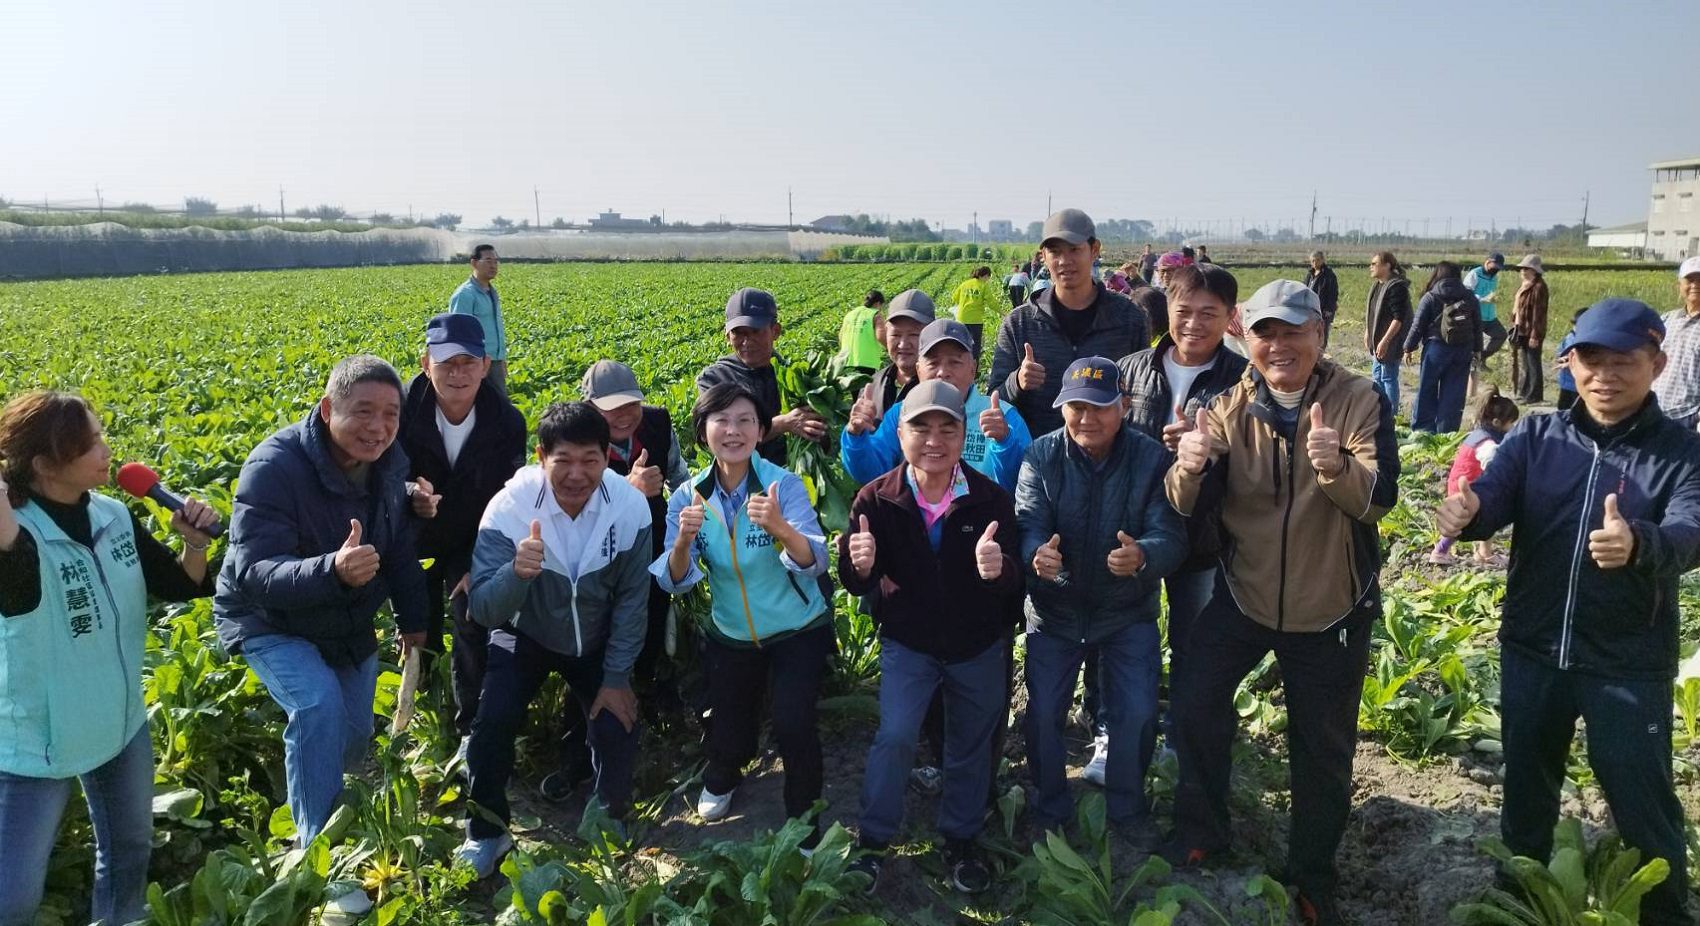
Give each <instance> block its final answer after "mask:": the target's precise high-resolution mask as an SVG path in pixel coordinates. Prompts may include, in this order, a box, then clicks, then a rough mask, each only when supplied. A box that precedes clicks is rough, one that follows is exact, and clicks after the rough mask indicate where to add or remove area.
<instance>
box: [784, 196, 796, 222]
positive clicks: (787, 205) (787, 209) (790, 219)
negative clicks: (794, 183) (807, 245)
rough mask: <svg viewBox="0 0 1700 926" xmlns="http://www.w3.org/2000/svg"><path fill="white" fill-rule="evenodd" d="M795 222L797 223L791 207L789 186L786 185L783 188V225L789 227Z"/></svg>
mask: <svg viewBox="0 0 1700 926" xmlns="http://www.w3.org/2000/svg"><path fill="white" fill-rule="evenodd" d="M796 224H797V215H796V212H795V211H793V209H792V208H791V188H790V187H786V188H785V227H786V228H790V227H791V226H793V225H796Z"/></svg>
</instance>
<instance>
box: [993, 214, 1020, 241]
mask: <svg viewBox="0 0 1700 926" xmlns="http://www.w3.org/2000/svg"><path fill="white" fill-rule="evenodd" d="M986 235H987V237H989V238H991V239H992V240H993V241H1014V240H1015V223H1014V222H1011V221H1010V220H1008V219H992V220H991V221H989V222H987V223H986Z"/></svg>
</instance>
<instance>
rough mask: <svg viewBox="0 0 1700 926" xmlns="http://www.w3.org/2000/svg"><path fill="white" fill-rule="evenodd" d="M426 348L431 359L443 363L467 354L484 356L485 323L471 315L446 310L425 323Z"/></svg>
mask: <svg viewBox="0 0 1700 926" xmlns="http://www.w3.org/2000/svg"><path fill="white" fill-rule="evenodd" d="M425 350H426V351H427V352H428V353H430V355H431V360H432V361H434V362H436V363H442V362H443V361H445V360H448V359H450V358H452V357H458V356H460V355H461V354H466V355H467V356H470V357H478V358H480V359H482V358H483V357H484V325H483V324H482V323H481V322H479V321H478V319H477V318H474V317H473V316H471V315H461V314H458V313H455V312H444V313H443V314H441V315H433V316H431V320H430V321H428V322H426V323H425Z"/></svg>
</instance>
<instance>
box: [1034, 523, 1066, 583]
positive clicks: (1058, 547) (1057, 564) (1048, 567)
mask: <svg viewBox="0 0 1700 926" xmlns="http://www.w3.org/2000/svg"><path fill="white" fill-rule="evenodd" d="M1062 567H1063V558H1062V535H1061V534H1052V535H1051V539H1049V540H1047V541H1045V542H1044V543H1042V544H1039V549H1037V550H1034V551H1033V573H1034V574H1035V575H1037V576H1038V577H1039V578H1041V579H1044V580H1045V581H1047V582H1055V581H1056V580H1057V576H1059V575H1062Z"/></svg>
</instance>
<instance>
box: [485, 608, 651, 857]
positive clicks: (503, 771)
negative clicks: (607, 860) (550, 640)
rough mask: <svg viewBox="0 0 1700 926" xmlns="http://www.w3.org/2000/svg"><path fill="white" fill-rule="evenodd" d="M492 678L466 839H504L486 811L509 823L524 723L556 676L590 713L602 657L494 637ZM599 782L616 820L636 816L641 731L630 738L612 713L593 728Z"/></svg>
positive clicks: (512, 636)
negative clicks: (539, 693)
mask: <svg viewBox="0 0 1700 926" xmlns="http://www.w3.org/2000/svg"><path fill="white" fill-rule="evenodd" d="M489 653H490V661H489V671H488V672H487V673H485V675H484V692H483V697H482V698H481V699H480V701H479V705H478V719H477V720H476V721H474V722H473V725H472V743H471V745H469V746H468V747H467V754H466V764H467V768H468V770H469V772H470V777H471V779H472V785H471V797H472V802H473V804H474V805H476V806H475V807H474V809H473V810H472V813H471V815H470V818H469V819H468V821H467V831H468V833H469V834H470V835H471V836H472V838H474V839H487V838H489V837H491V836H496V835H499V834H500V833H501V832H502V827H500V826H498V825H497V824H495V823H493V822H491V821H489V820H487V819H485V818H484V816H483V814H482V813H480V809H481V810H483V811H487V812H489V813H491V814H494V815H495V816H496V817H497V818H499V819H500V820H501V821H502V822H503V823H504V824H505V823H506V822H507V821H508V793H507V792H508V779H509V778H511V777H513V772H514V737H515V736H517V735H518V734H519V729H520V727H521V726H523V725H524V723H525V715H526V711H527V709H529V708H530V706H531V699H532V698H534V697H536V696H537V689H539V688H541V687H543V682H544V680H546V679H547V678H548V677H549V673H550V672H559V673H561V677H562V678H564V679H565V680H566V682H567V687H568V689H570V690H571V692H572V697H573V699H574V700H576V701H578V703H579V705H580V707H581V709H583V710H586V711H588V710H589V709H590V705H591V703H592V702H593V701H595V700H596V692H597V691H598V690H599V689H600V688H601V687H602V656H603V653H602V651H601V650H597V651H595V652H593V653H587V654H585V655H583V656H563V655H561V654H560V653H557V652H554V651H553V650H550V649H546V648H544V647H543V646H542V645H541V644H539V643H537V642H536V641H534V640H532V639H531V638H530V637H528V636H526V635H525V634H523V633H516V632H514V631H511V630H506V629H502V630H494V631H491V633H490V649H489ZM587 726H588V728H589V731H590V735H589V739H590V751H591V757H592V762H593V767H594V769H595V774H596V796H597V797H598V798H600V799H601V801H602V805H603V806H604V807H605V808H606V809H607V810H608V813H609V815H610V816H613V817H616V818H617V817H620V816H623V815H624V814H625V813H626V811H627V810H629V809H631V803H632V772H633V771H634V769H636V767H637V747H638V727H637V725H636V724H634V725H633V726H632V729H630V730H627V729H626V728H625V726H624V725H623V724H621V723H620V721H619V720H616V719H615V718H614V714H613V712H612V711H602V712H601V713H599V714H597V715H596V717H595V719H593V720H592V721H590V723H589V724H588V725H587Z"/></svg>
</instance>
